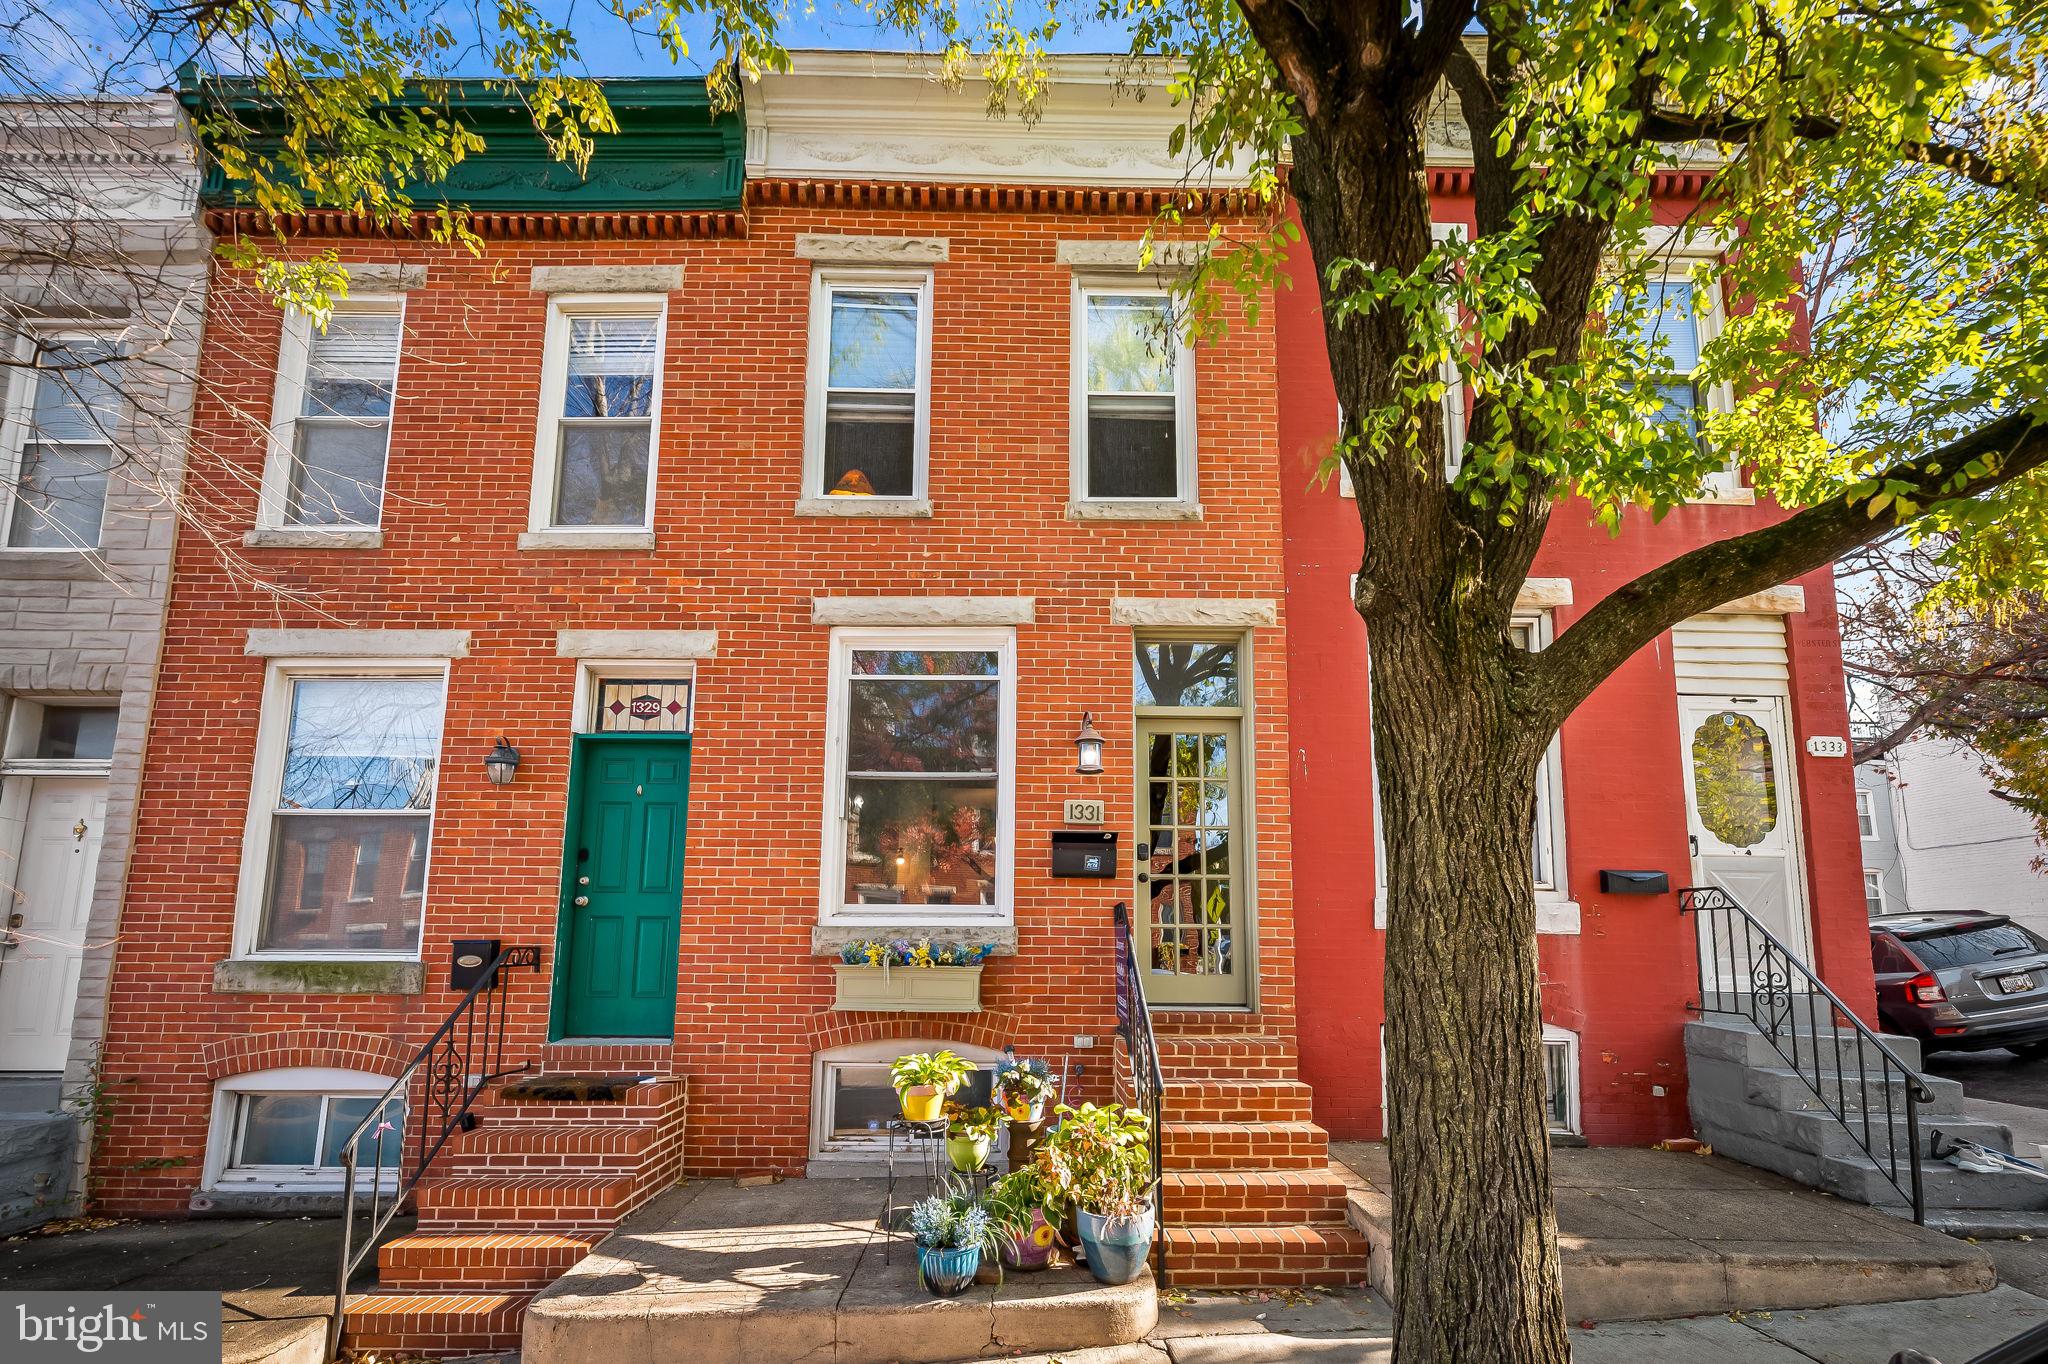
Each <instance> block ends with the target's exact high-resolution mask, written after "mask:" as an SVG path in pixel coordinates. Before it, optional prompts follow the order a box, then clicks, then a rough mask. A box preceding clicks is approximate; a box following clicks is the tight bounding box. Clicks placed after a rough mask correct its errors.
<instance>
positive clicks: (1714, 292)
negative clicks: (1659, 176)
mask: <svg viewBox="0 0 2048 1364" xmlns="http://www.w3.org/2000/svg"><path fill="white" fill-rule="evenodd" d="M1693 264H1694V261H1693V260H1690V259H1687V258H1684V257H1680V258H1677V259H1675V260H1674V261H1673V262H1672V264H1671V266H1670V268H1669V269H1667V270H1666V271H1665V272H1664V273H1663V274H1662V275H1658V276H1653V277H1652V278H1651V280H1650V282H1649V287H1648V295H1647V298H1646V299H1645V301H1644V304H1643V309H1642V313H1641V318H1640V322H1639V324H1638V325H1639V331H1638V337H1639V339H1641V340H1642V342H1643V343H1644V344H1645V346H1646V347H1647V348H1648V351H1649V354H1650V356H1651V357H1652V361H1653V363H1655V364H1656V365H1657V366H1658V379H1657V396H1658V398H1659V399H1660V400H1661V402H1662V406H1661V407H1660V408H1659V409H1658V413H1657V420H1658V421H1659V422H1664V423H1675V424H1677V425H1678V426H1680V427H1682V428H1684V430H1685V432H1686V434H1688V435H1690V436H1691V437H1692V438H1693V439H1694V440H1699V439H1701V438H1702V434H1701V428H1702V427H1703V425H1704V423H1705V419H1706V416H1707V414H1708V413H1709V412H1728V411H1732V410H1733V408H1734V398H1733V395H1732V393H1731V392H1730V390H1729V388H1728V386H1727V385H1726V384H1708V383H1706V382H1705V381H1704V380H1703V379H1702V378H1701V377H1700V373H1699V370H1700V361H1701V356H1702V355H1703V354H1704V353H1705V351H1706V348H1707V345H1708V343H1709V342H1711V341H1712V340H1713V339H1714V337H1716V336H1717V335H1719V334H1720V331H1721V291H1720V289H1719V287H1718V286H1717V285H1716V284H1715V283H1714V282H1713V281H1711V280H1708V281H1706V282H1704V283H1701V282H1699V281H1696V280H1695V279H1694V278H1693V276H1692V274H1691V269H1692V265H1693ZM1739 482H1740V480H1739V479H1738V477H1737V475H1736V471H1735V468H1734V466H1733V464H1732V463H1730V464H1729V465H1728V466H1727V467H1726V468H1724V469H1722V470H1720V471H1718V472H1716V473H1713V474H1710V475H1708V478H1707V486H1706V487H1705V488H1704V489H1703V490H1702V492H1703V493H1704V494H1705V495H1707V496H1710V497H1716V496H1718V497H1725V496H1728V495H1730V494H1733V493H1734V492H1735V491H1736V489H1737V487H1738V485H1739Z"/></svg>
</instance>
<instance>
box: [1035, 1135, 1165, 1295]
mask: <svg viewBox="0 0 2048 1364" xmlns="http://www.w3.org/2000/svg"><path fill="white" fill-rule="evenodd" d="M1057 1112H1058V1114H1059V1119H1060V1122H1059V1126H1057V1127H1055V1128H1054V1129H1053V1130H1052V1131H1050V1132H1048V1133H1047V1134H1046V1135H1045V1138H1044V1140H1043V1141H1041V1142H1040V1143H1039V1146H1038V1162H1039V1168H1040V1170H1041V1171H1042V1172H1043V1173H1044V1175H1045V1176H1046V1178H1047V1179H1048V1180H1049V1181H1050V1182H1051V1183H1052V1184H1053V1185H1054V1186H1055V1187H1057V1188H1058V1189H1059V1190H1060V1192H1061V1193H1062V1194H1064V1195H1065V1196H1066V1197H1067V1198H1069V1199H1071V1200H1072V1201H1073V1203H1074V1206H1075V1212H1074V1225H1075V1229H1076V1230H1077V1231H1079V1233H1080V1236H1081V1248H1082V1250H1083V1251H1084V1252H1085V1253H1086V1254H1087V1256H1088V1272H1089V1273H1091V1274H1093V1275H1094V1276H1095V1277H1096V1278H1098V1279H1100V1280H1101V1281H1102V1282H1104V1283H1108V1284H1119V1283H1129V1282H1130V1281H1131V1280H1132V1279H1135V1278H1136V1277H1138V1273H1139V1271H1141V1270H1143V1269H1144V1267H1145V1258H1146V1254H1147V1252H1148V1251H1149V1250H1150V1249H1151V1246H1152V1232H1153V1227H1154V1224H1155V1221H1156V1216H1157V1208H1156V1205H1155V1204H1154V1202H1153V1183H1152V1122H1151V1120H1150V1119H1149V1118H1147V1117H1146V1116H1145V1115H1144V1114H1143V1113H1142V1112H1140V1111H1139V1110H1138V1109H1135V1108H1125V1107H1123V1106H1121V1105H1118V1104H1111V1105H1108V1106H1104V1107H1097V1106H1096V1105H1094V1104H1082V1105H1081V1106H1080V1107H1079V1108H1069V1107H1067V1106H1066V1105H1065V1104H1061V1105H1060V1106H1059V1108H1058V1110H1057Z"/></svg>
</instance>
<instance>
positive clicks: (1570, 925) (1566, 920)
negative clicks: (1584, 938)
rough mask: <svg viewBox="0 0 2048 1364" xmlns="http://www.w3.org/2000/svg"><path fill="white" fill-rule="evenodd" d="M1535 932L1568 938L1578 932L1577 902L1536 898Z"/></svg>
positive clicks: (1541, 896) (1539, 896)
mask: <svg viewBox="0 0 2048 1364" xmlns="http://www.w3.org/2000/svg"><path fill="white" fill-rule="evenodd" d="M1536 931H1537V932H1538V933H1554V934H1557V935H1559V936H1561V937H1570V936H1573V935H1575V934H1577V933H1578V932H1579V902H1578V901H1577V900H1553V899H1550V898H1548V897H1546V896H1543V895H1540V894H1539V895H1538V896H1537V897H1536Z"/></svg>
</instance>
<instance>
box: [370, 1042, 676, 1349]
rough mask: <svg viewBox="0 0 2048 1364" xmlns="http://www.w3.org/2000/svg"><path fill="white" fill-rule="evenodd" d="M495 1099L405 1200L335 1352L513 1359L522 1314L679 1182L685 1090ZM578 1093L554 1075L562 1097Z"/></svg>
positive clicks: (661, 1084)
mask: <svg viewBox="0 0 2048 1364" xmlns="http://www.w3.org/2000/svg"><path fill="white" fill-rule="evenodd" d="M525 1085H526V1086H527V1092H526V1093H523V1094H522V1093H518V1092H511V1091H513V1090H514V1087H513V1086H505V1087H501V1088H500V1089H499V1090H498V1091H495V1092H493V1093H491V1094H489V1095H487V1096H485V1097H486V1098H487V1099H488V1100H489V1101H488V1102H487V1103H485V1104H484V1105H482V1106H481V1107H480V1108H478V1109H475V1110H473V1111H474V1112H476V1114H477V1117H478V1125H477V1127H476V1128H475V1129H474V1130H472V1131H469V1132H464V1133H461V1134H459V1135H458V1136H457V1137H456V1138H455V1139H454V1140H453V1141H452V1142H451V1143H450V1146H449V1148H448V1149H447V1150H446V1151H445V1152H443V1154H442V1156H441V1158H440V1159H439V1160H437V1161H436V1163H435V1165H434V1167H433V1169H432V1170H430V1171H429V1173H428V1175H427V1177H426V1178H424V1179H422V1180H421V1181H420V1183H419V1185H418V1186H417V1187H416V1188H415V1189H414V1191H413V1201H414V1203H415V1205H416V1207H417V1209H418V1212H419V1222H418V1225H417V1227H416V1229H415V1230H414V1231H413V1232H412V1233H411V1234H409V1235H406V1236H401V1237H399V1238H397V1239H396V1240H393V1241H390V1242H388V1243H386V1244H385V1245H383V1246H382V1247H380V1248H379V1249H378V1253H377V1280H378V1291H376V1292H372V1293H367V1294H364V1295H362V1296H359V1297H354V1298H351V1299H350V1300H349V1303H348V1311H347V1316H346V1321H345V1323H344V1328H343V1336H342V1340H343V1344H344V1345H345V1346H346V1347H347V1348H349V1349H351V1350H355V1351H359V1352H365V1353H370V1352H375V1353H386V1354H394V1355H398V1356H401V1357H406V1358H412V1357H421V1356H425V1357H459V1356H463V1355H472V1354H481V1353H486V1352H491V1351H497V1350H508V1349H516V1348H518V1346H519V1343H520V1333H521V1324H522V1322H523V1320H524V1317H525V1314H526V1308H527V1304H528V1302H529V1301H530V1300H531V1299H532V1298H533V1296H534V1295H535V1294H536V1293H538V1292H539V1291H541V1290H542V1289H544V1288H546V1287H547V1286H548V1285H549V1284H550V1283H553V1282H554V1281H555V1280H556V1279H558V1278H560V1277H561V1276H562V1275H563V1274H564V1273H566V1272H567V1271H569V1270H570V1269H573V1268H574V1267H575V1266H576V1265H577V1264H579V1263H581V1262H582V1261H583V1259H584V1258H585V1257H586V1256H587V1255H589V1253H590V1252H591V1250H592V1249H593V1248H594V1247H595V1246H596V1245H597V1244H598V1243H599V1242H600V1241H602V1240H603V1239H604V1237H605V1235H606V1234H607V1233H609V1232H610V1231H611V1229H612V1228H613V1227H616V1226H617V1225H618V1224H619V1223H620V1222H621V1221H622V1220H624V1219H625V1218H626V1217H627V1216H628V1215H629V1214H631V1213H632V1212H633V1211H634V1210H635V1209H636V1208H638V1207H640V1206H641V1205H643V1204H645V1203H646V1202H647V1201H648V1200H649V1199H651V1198H653V1197H654V1196H655V1195H656V1194H658V1193H660V1192H661V1191H662V1190H664V1189H666V1188H669V1187H671V1186H672V1185H674V1183H675V1182H676V1180H677V1178H678V1177H679V1176H680V1174H681V1172H682V1156H683V1124H684V1117H685V1113H686V1103H685V1091H684V1086H683V1084H682V1082H681V1081H679V1080H674V1079H667V1078H661V1079H654V1080H648V1081H645V1082H641V1083H636V1084H631V1085H624V1086H620V1085H613V1086H598V1087H597V1088H598V1090H599V1096H598V1097H589V1098H584V1099H581V1100H578V1099H575V1098H570V1097H564V1094H562V1093H550V1092H548V1091H549V1086H548V1085H547V1083H546V1077H537V1078H536V1079H530V1080H527V1081H525ZM575 1087H576V1086H575V1085H574V1084H573V1082H571V1080H570V1078H569V1077H564V1087H563V1088H564V1090H565V1092H566V1091H567V1090H573V1089H574V1088H575Z"/></svg>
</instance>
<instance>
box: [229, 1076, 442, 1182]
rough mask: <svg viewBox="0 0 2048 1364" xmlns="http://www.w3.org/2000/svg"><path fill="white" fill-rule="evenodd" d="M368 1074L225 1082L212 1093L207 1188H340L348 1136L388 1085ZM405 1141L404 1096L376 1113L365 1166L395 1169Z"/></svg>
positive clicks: (361, 1156)
mask: <svg viewBox="0 0 2048 1364" xmlns="http://www.w3.org/2000/svg"><path fill="white" fill-rule="evenodd" d="M390 1083H391V1082H390V1081H389V1080H388V1079H386V1078H384V1077H383V1076H380V1075H374V1074H370V1073H368V1072H359V1071H348V1070H336V1069H324V1068H313V1067H305V1068H300V1067H293V1068H286V1069H279V1070H268V1071H257V1072H254V1073H252V1074H248V1075H239V1076H234V1077H232V1078H230V1079H227V1080H223V1081H221V1082H220V1084H219V1086H218V1087H217V1088H216V1090H215V1094H214V1115H213V1131H212V1135H211V1138H210V1140H209V1144H208V1158H207V1164H208V1167H209V1168H208V1171H207V1179H206V1183H207V1187H209V1188H215V1189H234V1188H247V1189H275V1190H287V1191H289V1190H294V1189H299V1190H312V1191H318V1190H322V1189H327V1188H339V1187H340V1186H341V1182H342V1172H341V1152H342V1148H343V1147H344V1146H345V1145H346V1144H347V1141H348V1138H349V1135H350V1134H351V1133H353V1132H354V1131H355V1130H356V1128H357V1126H358V1125H359V1124H361V1123H362V1122H363V1121H364V1119H366V1118H368V1117H369V1116H370V1114H371V1111H372V1110H373V1109H375V1108H376V1107H377V1104H378V1100H379V1099H380V1098H381V1097H382V1096H383V1094H384V1092H385V1090H386V1089H387V1088H388V1087H389V1086H390ZM404 1142H405V1101H404V1098H403V1096H400V1097H398V1098H395V1099H394V1100H393V1101H392V1102H391V1103H390V1104H388V1105H386V1106H385V1107H383V1108H382V1109H379V1110H378V1116H377V1119H376V1121H375V1123H374V1124H373V1125H372V1126H371V1127H370V1129H369V1130H368V1131H367V1132H365V1134H364V1136H363V1138H362V1140H361V1143H360V1144H359V1146H358V1148H357V1149H358V1160H359V1163H360V1165H361V1166H362V1167H364V1168H367V1167H369V1166H372V1165H377V1164H381V1165H382V1166H383V1167H384V1168H385V1169H387V1170H389V1169H394V1168H396V1167H397V1166H398V1165H399V1163H400V1154H401V1151H402V1149H403V1147H404Z"/></svg>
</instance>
